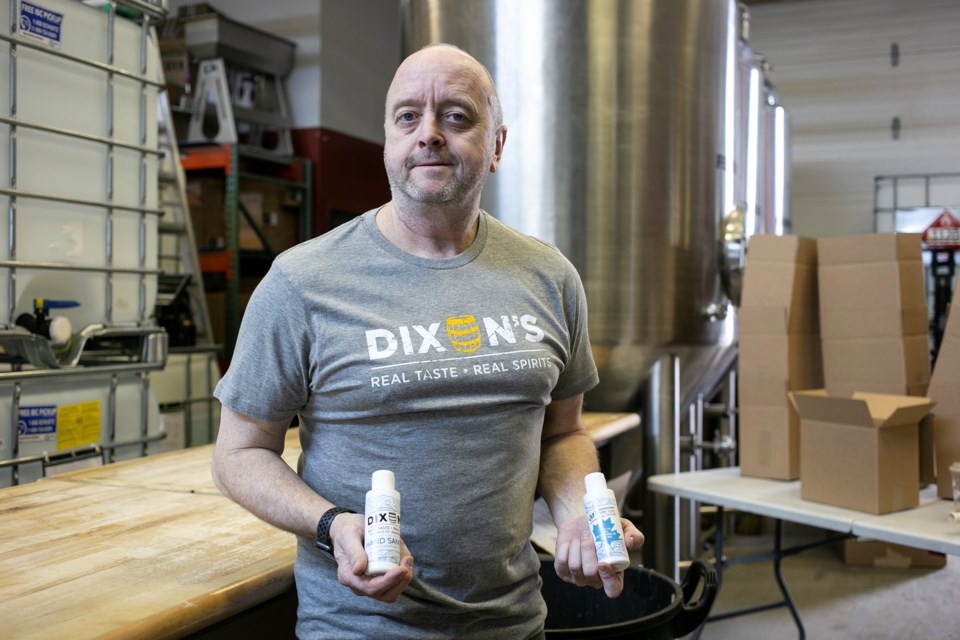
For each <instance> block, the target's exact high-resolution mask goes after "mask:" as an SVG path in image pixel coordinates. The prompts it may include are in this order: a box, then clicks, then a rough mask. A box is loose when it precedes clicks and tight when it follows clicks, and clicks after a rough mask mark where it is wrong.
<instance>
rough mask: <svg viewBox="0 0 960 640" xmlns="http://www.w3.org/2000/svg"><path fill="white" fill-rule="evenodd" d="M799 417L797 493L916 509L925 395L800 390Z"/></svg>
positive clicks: (863, 506)
mask: <svg viewBox="0 0 960 640" xmlns="http://www.w3.org/2000/svg"><path fill="white" fill-rule="evenodd" d="M790 398H791V401H792V402H793V403H794V404H795V406H796V408H797V411H798V412H799V414H800V497H801V498H803V499H804V500H813V501H814V502H823V503H826V504H832V505H834V506H838V507H845V508H847V509H854V510H856V511H865V512H868V513H874V514H882V513H890V512H892V511H900V510H903V509H911V508H913V507H916V506H917V505H918V504H919V502H920V488H919V482H918V477H919V474H920V462H919V453H918V449H919V446H918V440H919V438H918V430H919V423H920V421H921V420H923V419H924V417H926V416H927V414H928V413H929V412H930V409H931V407H932V406H933V404H934V403H933V402H931V401H930V400H929V399H928V398H918V397H914V396H902V395H887V394H877V393H855V394H853V396H851V397H844V396H836V395H831V394H828V393H827V391H826V390H823V389H817V390H810V391H796V392H791V393H790Z"/></svg>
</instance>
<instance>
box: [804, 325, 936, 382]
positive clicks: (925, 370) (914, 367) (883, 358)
mask: <svg viewBox="0 0 960 640" xmlns="http://www.w3.org/2000/svg"><path fill="white" fill-rule="evenodd" d="M822 344H823V380H824V386H825V387H826V388H827V389H828V390H829V391H830V393H833V394H836V395H849V394H851V393H853V392H854V391H872V392H875V393H891V394H897V395H923V394H924V393H925V392H926V391H927V390H928V386H929V383H930V355H929V347H928V345H929V341H928V338H927V335H926V334H925V333H924V334H923V335H916V336H903V337H887V338H860V339H857V338H823V341H822Z"/></svg>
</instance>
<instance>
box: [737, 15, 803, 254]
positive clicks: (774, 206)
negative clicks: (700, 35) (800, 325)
mask: <svg viewBox="0 0 960 640" xmlns="http://www.w3.org/2000/svg"><path fill="white" fill-rule="evenodd" d="M738 28H739V32H738V41H737V71H736V74H735V77H736V87H737V89H736V92H737V93H736V96H737V97H736V103H735V109H734V110H735V113H736V116H735V118H736V120H735V122H736V124H735V127H734V129H735V132H736V140H737V142H736V145H735V160H734V164H735V166H737V168H738V170H737V171H735V174H736V179H735V183H734V196H733V197H734V203H735V204H736V205H737V207H738V208H740V209H741V210H742V212H743V214H742V215H743V217H744V221H743V224H744V234H745V236H747V237H749V236H751V235H753V234H776V235H782V234H784V233H789V232H790V227H791V223H790V200H789V195H790V181H789V180H790V173H789V166H788V165H789V142H790V140H789V133H790V131H789V119H788V114H787V111H786V109H785V108H784V105H783V104H782V102H781V100H780V95H779V93H778V92H777V90H776V88H775V87H774V86H773V83H772V81H771V79H770V65H769V63H768V62H767V59H766V58H765V57H764V56H763V55H760V54H758V53H756V52H755V51H754V50H753V49H752V47H751V45H750V11H749V9H748V8H747V7H746V6H745V5H743V4H741V5H739V6H738Z"/></svg>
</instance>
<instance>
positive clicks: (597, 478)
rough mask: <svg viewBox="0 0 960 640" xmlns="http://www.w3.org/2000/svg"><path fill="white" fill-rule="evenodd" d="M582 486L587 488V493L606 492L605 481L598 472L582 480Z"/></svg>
mask: <svg viewBox="0 0 960 640" xmlns="http://www.w3.org/2000/svg"><path fill="white" fill-rule="evenodd" d="M583 484H584V485H585V486H586V487H587V493H596V492H597V491H606V490H607V479H606V477H604V475H603V473H601V472H600V471H596V472H594V473H588V474H587V475H586V476H585V477H584V478H583Z"/></svg>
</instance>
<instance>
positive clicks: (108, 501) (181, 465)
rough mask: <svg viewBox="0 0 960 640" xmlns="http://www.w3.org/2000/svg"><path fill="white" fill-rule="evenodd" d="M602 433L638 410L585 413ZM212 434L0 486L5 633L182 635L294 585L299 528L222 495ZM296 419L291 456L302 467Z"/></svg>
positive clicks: (1, 621) (625, 424)
mask: <svg viewBox="0 0 960 640" xmlns="http://www.w3.org/2000/svg"><path fill="white" fill-rule="evenodd" d="M584 417H585V421H586V422H587V424H588V428H589V429H590V431H591V434H592V435H593V437H594V439H595V440H596V441H598V442H600V441H602V440H606V439H609V438H610V437H613V436H612V435H611V433H612V434H614V435H616V433H620V432H622V431H623V430H626V429H629V428H632V427H633V426H636V425H637V424H639V417H638V416H636V415H635V414H585V416H584ZM212 453H213V445H205V446H201V447H194V448H191V449H183V450H179V451H171V452H168V453H162V454H158V455H155V456H150V457H146V458H140V459H137V460H130V461H126V462H118V463H114V464H111V465H107V466H103V467H97V468H94V469H84V470H80V471H73V472H69V473H65V474H62V475H57V476H54V477H51V478H46V479H44V480H41V481H39V482H34V483H31V484H27V485H22V486H18V487H10V488H7V489H2V490H0V602H2V603H3V605H2V607H0V635H2V637H4V638H17V639H18V640H27V639H30V638H38V639H39V638H42V639H43V640H58V639H61V638H63V639H69V640H80V639H82V638H101V639H111V640H113V639H120V638H131V639H133V638H136V639H143V638H153V639H166V638H182V637H184V636H185V635H188V634H190V633H194V632H196V631H198V630H200V629H203V628H205V627H208V626H210V625H211V624H214V623H216V622H218V621H220V620H223V619H226V618H228V617H230V616H233V615H235V614H237V613H239V612H241V611H244V610H246V609H248V608H250V607H252V606H254V605H256V604H258V603H261V602H264V601H267V600H269V599H271V598H273V597H275V596H277V595H280V594H281V593H283V592H285V591H286V590H288V589H289V588H290V587H292V586H293V562H294V558H295V555H296V544H295V541H294V537H293V536H292V535H291V534H289V533H286V532H283V531H280V530H279V529H276V528H274V527H272V526H270V525H268V524H266V523H264V522H262V521H260V520H258V519H257V518H256V517H254V516H253V515H251V514H250V513H248V512H247V511H246V510H244V509H243V508H241V507H240V506H238V505H236V504H234V503H233V502H231V501H230V500H228V499H227V498H225V497H223V496H222V495H221V494H220V492H219V491H218V490H217V489H216V487H215V486H214V484H213V481H212V480H211V478H210V459H211V456H212ZM299 455H300V442H299V439H298V434H297V430H296V429H292V430H291V431H290V432H289V433H288V435H287V439H286V445H285V450H284V454H283V458H284V460H286V462H287V464H289V465H290V466H291V467H293V468H295V467H296V460H297V457H298V456H299Z"/></svg>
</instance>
